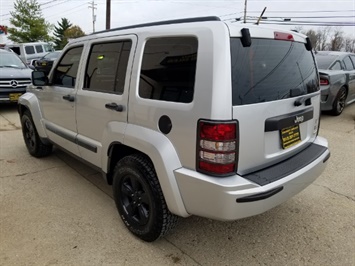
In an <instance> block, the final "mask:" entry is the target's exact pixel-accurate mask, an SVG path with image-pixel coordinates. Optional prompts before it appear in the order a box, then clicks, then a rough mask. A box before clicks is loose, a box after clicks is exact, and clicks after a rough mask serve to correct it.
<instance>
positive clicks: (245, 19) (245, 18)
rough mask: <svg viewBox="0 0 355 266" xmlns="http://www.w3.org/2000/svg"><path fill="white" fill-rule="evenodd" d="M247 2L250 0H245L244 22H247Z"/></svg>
mask: <svg viewBox="0 0 355 266" xmlns="http://www.w3.org/2000/svg"><path fill="white" fill-rule="evenodd" d="M247 2H248V0H245V3H244V23H247Z"/></svg>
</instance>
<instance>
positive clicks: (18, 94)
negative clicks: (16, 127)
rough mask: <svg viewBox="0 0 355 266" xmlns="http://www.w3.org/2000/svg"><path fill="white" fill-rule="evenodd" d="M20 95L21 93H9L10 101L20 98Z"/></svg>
mask: <svg viewBox="0 0 355 266" xmlns="http://www.w3.org/2000/svg"><path fill="white" fill-rule="evenodd" d="M21 95H22V93H10V94H9V98H10V102H17V101H18V98H20V96H21Z"/></svg>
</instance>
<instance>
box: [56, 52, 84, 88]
mask: <svg viewBox="0 0 355 266" xmlns="http://www.w3.org/2000/svg"><path fill="white" fill-rule="evenodd" d="M82 51H83V47H82V46H81V47H75V48H72V49H70V50H68V51H67V52H66V53H65V55H64V56H63V57H62V58H61V59H60V62H59V64H58V65H57V67H56V69H55V71H54V75H53V82H52V84H53V85H54V86H63V87H67V88H74V87H75V82H76V77H77V74H78V68H79V62H80V58H81V53H82Z"/></svg>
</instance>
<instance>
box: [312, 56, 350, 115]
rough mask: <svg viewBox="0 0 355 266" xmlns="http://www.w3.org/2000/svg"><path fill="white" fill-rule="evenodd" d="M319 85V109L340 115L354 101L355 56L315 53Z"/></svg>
mask: <svg viewBox="0 0 355 266" xmlns="http://www.w3.org/2000/svg"><path fill="white" fill-rule="evenodd" d="M316 59H317V64H318V69H319V74H320V85H321V93H322V96H321V109H322V111H330V112H331V114H333V115H340V114H341V113H342V112H343V110H344V107H345V106H346V105H348V104H350V103H352V102H354V101H355V54H352V53H347V52H334V51H321V52H317V53H316Z"/></svg>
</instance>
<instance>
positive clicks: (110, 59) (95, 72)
mask: <svg viewBox="0 0 355 266" xmlns="http://www.w3.org/2000/svg"><path fill="white" fill-rule="evenodd" d="M131 46H132V42H131V41H119V42H110V43H100V44H95V45H93V46H92V48H91V52H90V55H89V61H88V65H87V68H86V75H85V85H84V89H85V90H91V91H99V92H107V93H117V94H122V93H123V90H124V84H125V79H126V71H127V64H128V58H129V53H130V50H131Z"/></svg>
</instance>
